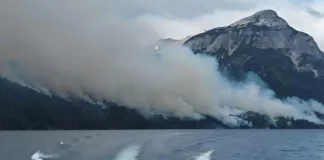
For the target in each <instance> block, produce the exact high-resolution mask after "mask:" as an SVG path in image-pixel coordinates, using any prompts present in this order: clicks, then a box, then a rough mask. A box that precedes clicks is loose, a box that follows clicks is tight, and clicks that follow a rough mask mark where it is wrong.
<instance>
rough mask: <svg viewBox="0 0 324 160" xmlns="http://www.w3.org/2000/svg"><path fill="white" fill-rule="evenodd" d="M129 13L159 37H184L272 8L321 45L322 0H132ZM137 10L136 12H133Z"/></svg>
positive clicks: (323, 44) (323, 34)
mask: <svg viewBox="0 0 324 160" xmlns="http://www.w3.org/2000/svg"><path fill="white" fill-rule="evenodd" d="M133 1H134V3H135V4H137V5H138V6H140V7H139V8H137V10H136V11H134V12H132V15H136V17H137V18H138V19H140V20H141V21H143V22H146V23H148V24H149V25H150V26H151V27H153V28H154V29H155V30H156V31H157V32H158V34H159V35H160V36H161V37H172V38H184V37H186V36H188V35H192V34H195V33H199V32H200V31H202V30H203V29H211V28H215V27H218V26H225V25H229V24H231V23H233V22H234V21H237V20H239V19H241V18H243V17H246V16H249V15H251V14H253V13H254V12H256V11H259V10H262V9H273V10H275V11H276V12H277V13H278V14H279V16H281V17H283V18H284V19H286V20H287V22H288V23H289V24H290V25H291V26H293V27H294V28H295V29H297V30H300V31H304V32H306V33H308V34H310V35H311V36H313V37H314V38H315V40H316V41H317V42H318V43H319V45H320V47H321V48H322V49H323V48H324V30H323V28H324V16H323V15H324V13H323V11H324V1H322V0H216V1H215V0H201V1H195V0H175V1H174V0H164V1H163V2H162V1H157V0H153V1H151V0H133ZM135 13H137V14H135Z"/></svg>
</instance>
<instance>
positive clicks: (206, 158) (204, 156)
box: [195, 150, 214, 160]
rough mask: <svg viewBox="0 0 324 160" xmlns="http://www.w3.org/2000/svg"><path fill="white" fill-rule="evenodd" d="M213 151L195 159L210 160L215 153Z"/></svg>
mask: <svg viewBox="0 0 324 160" xmlns="http://www.w3.org/2000/svg"><path fill="white" fill-rule="evenodd" d="M213 152H214V151H213V150H209V151H207V152H204V153H202V154H201V155H199V156H197V157H195V160H210V158H211V154H212V153H213Z"/></svg>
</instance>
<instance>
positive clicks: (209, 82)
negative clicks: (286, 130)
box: [0, 0, 324, 126]
mask: <svg viewBox="0 0 324 160" xmlns="http://www.w3.org/2000/svg"><path fill="white" fill-rule="evenodd" d="M107 5H109V4H107V3H106V2H104V1H101V0H94V1H91V2H90V1H83V0H81V1H73V0H72V1H69V2H66V1H62V0H58V1H41V0H31V1H28V2H27V1H26V2H25V1H20V0H14V1H10V0H4V1H1V2H0V6H2V8H3V9H1V10H0V23H1V26H0V73H1V75H2V76H4V77H6V78H8V79H10V80H13V81H17V82H20V83H24V84H27V85H29V86H33V87H35V88H38V89H42V90H43V91H44V92H45V91H46V92H48V90H49V91H51V92H52V93H55V94H58V95H60V96H62V97H65V98H68V97H78V98H82V99H85V100H88V101H103V100H105V101H113V102H116V103H119V104H122V105H126V106H128V107H131V108H136V109H139V110H140V111H141V112H143V113H147V114H150V113H152V111H154V113H161V114H166V115H172V116H177V117H181V118H183V117H187V118H188V117H189V118H193V119H200V118H203V116H202V115H210V116H213V117H215V118H217V119H219V120H221V121H223V122H224V123H225V124H228V125H231V126H237V125H240V124H242V123H247V122H245V121H244V120H241V119H239V118H237V117H233V116H231V115H233V114H234V115H235V114H240V113H244V112H246V111H253V112H257V113H261V114H266V115H268V116H269V117H271V118H276V117H279V116H280V117H294V118H296V119H307V120H309V121H313V122H316V123H322V121H321V120H319V119H318V118H317V117H316V116H315V114H314V112H313V111H317V112H320V113H324V109H323V106H322V105H321V104H319V103H317V102H315V101H309V102H305V101H302V100H299V99H298V98H289V99H286V100H283V101H281V100H278V99H275V98H274V93H273V92H272V91H270V90H268V89H264V88H262V87H260V86H259V85H257V84H256V83H254V82H252V81H247V82H244V83H241V84H232V83H231V82H229V81H228V80H227V79H226V78H224V77H222V75H221V74H220V73H219V71H218V68H217V67H218V65H217V62H216V60H215V59H214V58H213V57H208V56H203V55H194V54H193V53H192V52H191V51H190V50H189V49H188V48H185V47H182V46H169V47H166V48H163V49H161V50H159V51H158V53H157V52H155V51H153V49H154V46H153V47H152V46H151V44H153V43H154V42H155V41H156V40H157V39H158V37H157V36H155V34H154V32H153V31H151V30H150V29H149V28H147V27H145V26H142V25H141V24H138V23H137V22H136V21H134V20H132V19H127V18H126V17H122V16H119V14H117V12H111V11H109V10H108V11H107V10H106V7H105V6H107ZM119 12H122V11H119ZM119 12H118V13H119ZM45 88H46V89H45ZM89 95H91V97H95V98H96V99H95V100H93V99H92V100H91V99H90V98H89V97H88V96H89Z"/></svg>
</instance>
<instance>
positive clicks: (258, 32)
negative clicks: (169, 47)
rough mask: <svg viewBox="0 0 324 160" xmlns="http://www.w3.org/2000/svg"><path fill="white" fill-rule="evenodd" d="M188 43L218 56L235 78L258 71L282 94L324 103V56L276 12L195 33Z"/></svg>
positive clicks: (185, 43) (196, 48)
mask: <svg viewBox="0 0 324 160" xmlns="http://www.w3.org/2000/svg"><path fill="white" fill-rule="evenodd" d="M184 45H185V46H188V47H189V48H191V49H192V50H193V51H194V52H195V53H204V54H208V55H212V56H215V57H217V59H218V61H219V64H220V66H221V68H222V69H223V70H225V71H227V72H229V73H230V75H231V76H232V77H235V78H242V76H243V75H244V73H246V72H249V71H253V72H255V73H257V74H258V75H259V76H260V77H261V78H262V79H263V80H264V81H265V82H266V83H267V84H268V85H269V87H270V88H271V89H273V90H274V91H275V92H276V93H277V95H278V96H280V97H287V96H298V97H301V98H303V99H310V98H314V99H316V100H318V101H320V102H324V85H323V84H324V54H323V52H322V51H321V50H320V49H319V47H318V46H317V44H316V42H315V41H314V39H313V38H312V37H311V36H309V35H308V34H306V33H303V32H299V31H297V30H295V29H294V28H292V27H291V26H289V24H288V23H287V22H286V21H285V20H284V19H282V18H281V17H279V16H278V15H277V13H276V12H274V11H272V10H264V11H260V12H257V13H255V14H253V15H251V16H249V17H246V18H243V19H241V20H239V21H237V22H235V23H233V24H231V25H229V26H226V27H219V28H215V29H212V30H209V31H207V32H204V33H202V34H198V35H196V36H193V37H191V38H190V39H188V40H187V41H186V42H184Z"/></svg>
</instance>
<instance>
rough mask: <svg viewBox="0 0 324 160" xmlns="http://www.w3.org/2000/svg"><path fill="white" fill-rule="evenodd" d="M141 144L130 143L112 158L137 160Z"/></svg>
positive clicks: (116, 159) (115, 159)
mask: <svg viewBox="0 0 324 160" xmlns="http://www.w3.org/2000/svg"><path fill="white" fill-rule="evenodd" d="M140 149H141V146H139V145H131V146H128V147H126V148H124V149H122V150H121V151H120V152H119V153H118V154H117V155H116V157H115V158H114V160H137V157H138V154H139V152H140Z"/></svg>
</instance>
